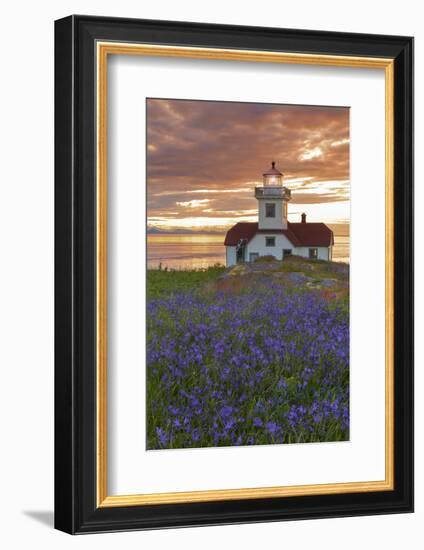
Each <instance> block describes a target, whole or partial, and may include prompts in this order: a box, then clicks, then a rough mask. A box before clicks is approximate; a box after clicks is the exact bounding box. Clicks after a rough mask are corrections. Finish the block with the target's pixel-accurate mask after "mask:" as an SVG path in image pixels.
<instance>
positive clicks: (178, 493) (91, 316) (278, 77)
mask: <svg viewBox="0 0 424 550" xmlns="http://www.w3.org/2000/svg"><path fill="white" fill-rule="evenodd" d="M55 52H56V55H55V72H56V79H55V133H56V137H55V220H56V221H55V242H56V246H55V279H56V294H55V304H56V305H55V316H56V324H55V342H56V348H55V349H56V351H55V403H56V404H55V525H56V528H58V529H60V530H63V531H66V532H68V533H72V534H76V533H93V532H104V531H118V530H130V529H152V528H161V527H179V526H195V525H212V524H225V523H244V522H255V521H275V520H288V519H300V518H303V519H305V518H318V517H320V518H324V517H334V516H352V515H365V514H382V513H396V512H410V511H412V509H413V407H412V398H413V355H412V339H413V315H412V305H413V295H412V292H413V285H412V282H413V231H412V227H413V209H412V192H413V157H412V153H413V135H412V108H413V87H412V82H413V80H412V73H413V39H412V38H409V37H400V36H377V35H361V34H346V33H333V32H318V31H306V30H302V31H300V30H287V29H276V28H256V27H237V26H225V25H206V24H199V23H181V22H180V23H176V22H168V21H148V20H126V19H115V18H102V17H89V16H70V17H67V18H65V19H61V20H59V21H56V26H55Z"/></svg>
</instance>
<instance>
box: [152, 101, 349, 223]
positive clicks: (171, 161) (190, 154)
mask: <svg viewBox="0 0 424 550" xmlns="http://www.w3.org/2000/svg"><path fill="white" fill-rule="evenodd" d="M147 146H148V149H147V177H148V182H147V183H148V209H149V216H150V217H163V218H166V217H169V218H181V217H184V216H187V217H193V216H202V217H205V216H206V217H219V216H226V213H227V212H233V213H234V212H237V211H243V210H250V209H255V208H256V200H255V199H254V197H253V188H254V185H255V182H256V183H258V182H260V181H261V178H262V172H263V171H264V170H265V169H266V168H268V166H269V164H270V161H271V160H275V161H276V162H277V166H278V168H279V169H280V170H281V171H282V172H284V175H285V178H286V181H287V182H288V183H287V185H288V186H289V187H291V189H292V195H293V199H292V203H294V204H296V203H298V204H304V203H305V204H306V203H309V204H317V203H324V202H337V201H341V200H347V199H348V198H349V109H348V108H345V107H313V106H293V105H269V104H253V103H230V102H228V103H226V102H213V101H185V100H163V99H149V100H147ZM290 181H292V182H293V183H292V184H291V183H290ZM233 189H234V192H232V190H233ZM213 191H215V193H213ZM206 199H208V200H209V202H208V203H205V200H206ZM192 201H203V202H199V203H196V202H194V203H193V202H192ZM177 202H178V203H183V204H179V205H177ZM184 203H190V204H184ZM205 210H207V211H206V212H205Z"/></svg>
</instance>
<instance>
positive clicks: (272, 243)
mask: <svg viewBox="0 0 424 550" xmlns="http://www.w3.org/2000/svg"><path fill="white" fill-rule="evenodd" d="M265 246H275V237H265Z"/></svg>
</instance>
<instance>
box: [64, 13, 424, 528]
mask: <svg viewBox="0 0 424 550" xmlns="http://www.w3.org/2000/svg"><path fill="white" fill-rule="evenodd" d="M99 40H106V41H118V42H119V41H122V42H127V43H128V42H145V43H146V42H147V43H152V44H168V45H179V46H184V45H187V46H202V47H218V48H229V49H232V48H236V49H242V50H246V49H247V50H248V49H254V50H266V51H272V52H273V51H278V52H297V53H298V52H302V53H311V54H317V53H318V54H329V55H335V56H360V57H384V58H390V59H393V60H394V69H395V70H394V204H395V205H396V208H395V216H394V281H395V288H394V318H395V335H394V480H395V486H394V490H391V491H377V492H361V493H346V494H327V495H314V496H313V495H311V496H293V497H282V498H261V499H248V500H231V501H218V502H193V503H182V504H157V505H146V506H122V507H121V506H118V507H106V508H101V507H97V504H96V502H97V500H96V490H97V489H96V487H97V484H96V368H95V366H96V261H95V258H96V186H95V182H96V144H95V132H96V102H95V93H94V90H95V86H96V69H95V63H96V49H95V44H96V42H97V41H99ZM55 73H56V76H55V527H56V528H57V529H60V530H62V531H65V532H67V533H72V534H76V533H94V532H105V531H122V530H133V529H154V528H165V527H181V526H197V525H216V524H230V523H250V522H264V521H278V520H290V519H293V520H294V519H307V518H327V517H337V516H360V515H369V514H388V513H399V512H411V511H413V39H412V38H410V37H403V36H381V35H380V36H379V35H369V34H350V33H336V32H321V31H310V30H293V29H278V28H260V27H243V26H229V25H209V24H201V23H181V22H169V21H150V20H133V19H121V18H109V17H90V16H79V15H73V16H70V17H66V18H64V19H60V20H58V21H56V22H55Z"/></svg>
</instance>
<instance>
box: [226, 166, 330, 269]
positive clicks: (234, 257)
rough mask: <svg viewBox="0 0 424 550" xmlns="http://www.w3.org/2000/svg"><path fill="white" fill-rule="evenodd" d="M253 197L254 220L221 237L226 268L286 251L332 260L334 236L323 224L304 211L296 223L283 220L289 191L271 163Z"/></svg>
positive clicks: (280, 255) (285, 215)
mask: <svg viewBox="0 0 424 550" xmlns="http://www.w3.org/2000/svg"><path fill="white" fill-rule="evenodd" d="M255 197H256V199H257V201H258V222H257V223H256V222H255V223H248V222H240V223H236V225H234V226H233V227H232V228H231V229H230V230H229V231H228V232H227V234H226V236H225V241H224V244H225V247H226V260H227V267H229V266H232V265H235V264H237V263H239V262H252V261H254V260H255V259H256V258H258V257H259V256H270V255H271V256H274V257H275V258H276V259H278V260H282V259H284V257H285V256H287V255H289V254H296V255H297V256H303V257H305V258H310V259H318V260H331V259H332V256H333V245H334V235H333V232H332V231H331V229H330V228H329V227H328V226H327V225H325V223H309V222H307V221H306V214H302V217H301V222H299V223H291V222H289V221H288V220H287V210H288V202H289V200H290V199H291V192H290V190H289V189H287V187H284V186H283V174H282V173H281V172H280V171H279V170H277V168H276V167H275V162H272V166H271V168H270V169H269V170H268V171H267V172H265V173H264V174H263V185H262V186H260V187H256V188H255Z"/></svg>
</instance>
